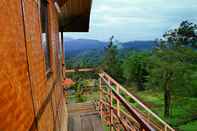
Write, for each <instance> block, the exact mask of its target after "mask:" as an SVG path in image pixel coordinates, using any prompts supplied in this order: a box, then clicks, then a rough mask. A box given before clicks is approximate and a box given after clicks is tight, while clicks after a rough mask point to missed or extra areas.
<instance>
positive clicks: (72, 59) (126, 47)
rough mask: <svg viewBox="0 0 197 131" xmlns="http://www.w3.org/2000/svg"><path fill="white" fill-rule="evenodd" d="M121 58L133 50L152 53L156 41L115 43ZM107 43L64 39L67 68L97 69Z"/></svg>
mask: <svg viewBox="0 0 197 131" xmlns="http://www.w3.org/2000/svg"><path fill="white" fill-rule="evenodd" d="M114 43H115V45H116V46H117V48H118V50H119V56H120V57H121V58H124V57H126V56H127V54H128V52H130V51H131V50H135V51H151V50H152V49H153V48H154V46H155V45H156V44H155V42H154V41H129V42H125V43H120V42H117V41H116V42H114ZM106 47H107V42H103V41H99V40H92V39H72V38H64V51H65V62H66V65H67V67H70V68H73V67H88V66H91V67H94V66H95V67H96V66H97V65H99V63H101V61H102V58H103V56H104V53H105V48H106Z"/></svg>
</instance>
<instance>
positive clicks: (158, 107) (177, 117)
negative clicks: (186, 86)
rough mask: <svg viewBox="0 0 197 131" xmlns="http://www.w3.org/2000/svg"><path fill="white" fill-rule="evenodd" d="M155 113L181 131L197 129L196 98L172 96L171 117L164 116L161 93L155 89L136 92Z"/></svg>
mask: <svg viewBox="0 0 197 131" xmlns="http://www.w3.org/2000/svg"><path fill="white" fill-rule="evenodd" d="M136 95H137V96H139V97H140V98H141V99H142V100H143V101H144V102H145V103H146V104H147V105H148V106H149V107H150V108H151V109H152V110H153V112H155V113H156V114H158V115H159V116H160V117H161V118H162V119H164V120H165V121H167V122H168V123H169V124H170V125H172V126H173V127H175V128H176V129H178V130H181V131H193V130H197V120H196V119H197V98H191V97H173V98H172V99H173V101H172V109H171V114H172V115H171V117H170V118H164V117H163V112H164V104H163V100H164V98H163V94H162V92H161V91H160V92H157V91H143V92H136Z"/></svg>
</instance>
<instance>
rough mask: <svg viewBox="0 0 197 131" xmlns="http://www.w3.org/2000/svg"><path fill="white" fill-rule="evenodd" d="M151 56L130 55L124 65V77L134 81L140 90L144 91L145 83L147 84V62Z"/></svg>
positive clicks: (145, 54)
mask: <svg viewBox="0 0 197 131" xmlns="http://www.w3.org/2000/svg"><path fill="white" fill-rule="evenodd" d="M148 57H149V55H148V54H147V53H134V54H130V56H129V57H128V58H126V59H125V60H124V62H123V64H122V70H123V76H124V77H125V79H126V80H127V82H128V81H133V82H135V83H136V84H137V87H138V89H139V90H144V89H145V87H144V83H145V82H146V77H147V75H148V72H147V60H148Z"/></svg>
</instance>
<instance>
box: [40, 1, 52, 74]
mask: <svg viewBox="0 0 197 131" xmlns="http://www.w3.org/2000/svg"><path fill="white" fill-rule="evenodd" d="M40 14H41V28H42V47H43V49H44V56H45V64H46V71H47V75H48V74H49V73H50V72H51V61H50V46H49V38H48V36H49V35H48V2H47V0H41V11H40Z"/></svg>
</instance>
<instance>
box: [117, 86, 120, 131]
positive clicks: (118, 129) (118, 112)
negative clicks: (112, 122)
mask: <svg viewBox="0 0 197 131" xmlns="http://www.w3.org/2000/svg"><path fill="white" fill-rule="evenodd" d="M116 91H117V93H118V94H120V87H119V86H118V85H116ZM116 103H117V105H116V109H117V114H118V117H120V101H119V100H118V99H116ZM117 131H120V128H119V126H118V127H117Z"/></svg>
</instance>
